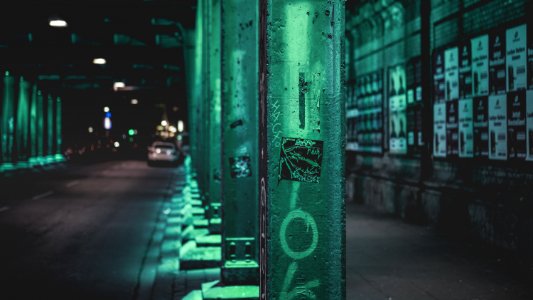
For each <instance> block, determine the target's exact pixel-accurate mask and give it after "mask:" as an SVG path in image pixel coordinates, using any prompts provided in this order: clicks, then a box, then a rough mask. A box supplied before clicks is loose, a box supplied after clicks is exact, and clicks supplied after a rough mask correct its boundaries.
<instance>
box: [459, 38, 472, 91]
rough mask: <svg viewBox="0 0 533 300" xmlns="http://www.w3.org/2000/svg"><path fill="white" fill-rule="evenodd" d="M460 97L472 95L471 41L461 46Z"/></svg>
mask: <svg viewBox="0 0 533 300" xmlns="http://www.w3.org/2000/svg"><path fill="white" fill-rule="evenodd" d="M459 51H460V55H459V98H469V97H471V96H472V64H471V57H472V55H471V53H470V42H467V43H463V44H462V45H461V47H460V48H459Z"/></svg>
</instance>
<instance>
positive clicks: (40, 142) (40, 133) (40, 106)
mask: <svg viewBox="0 0 533 300" xmlns="http://www.w3.org/2000/svg"><path fill="white" fill-rule="evenodd" d="M36 106H37V128H36V130H37V131H36V133H37V158H42V157H43V156H44V135H45V131H44V96H43V93H42V92H41V91H40V90H38V91H37V101H36Z"/></svg>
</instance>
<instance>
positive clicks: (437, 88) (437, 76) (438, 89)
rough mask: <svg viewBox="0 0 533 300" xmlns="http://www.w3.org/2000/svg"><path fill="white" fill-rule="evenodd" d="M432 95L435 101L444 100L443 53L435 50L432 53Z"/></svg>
mask: <svg viewBox="0 0 533 300" xmlns="http://www.w3.org/2000/svg"><path fill="white" fill-rule="evenodd" d="M433 70H434V73H433V88H434V91H433V97H434V101H435V102H440V101H443V100H445V88H444V86H445V83H444V53H443V52H442V51H435V52H434V53H433Z"/></svg>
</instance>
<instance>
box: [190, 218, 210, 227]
mask: <svg viewBox="0 0 533 300" xmlns="http://www.w3.org/2000/svg"><path fill="white" fill-rule="evenodd" d="M192 224H193V226H194V228H207V227H208V226H209V220H207V219H196V220H194V221H193V223H192Z"/></svg>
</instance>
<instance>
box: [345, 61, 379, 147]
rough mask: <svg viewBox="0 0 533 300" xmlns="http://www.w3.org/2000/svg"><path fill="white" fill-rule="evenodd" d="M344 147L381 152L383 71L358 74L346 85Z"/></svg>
mask: <svg viewBox="0 0 533 300" xmlns="http://www.w3.org/2000/svg"><path fill="white" fill-rule="evenodd" d="M348 90H349V91H348V93H349V94H348V100H347V109H346V119H347V144H346V145H347V147H346V148H347V150H351V151H358V152H366V153H383V124H384V122H383V73H382V71H381V70H380V71H376V72H372V73H368V74H365V75H361V76H358V77H357V78H356V81H355V82H354V83H353V84H352V85H351V87H349V88H348Z"/></svg>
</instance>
